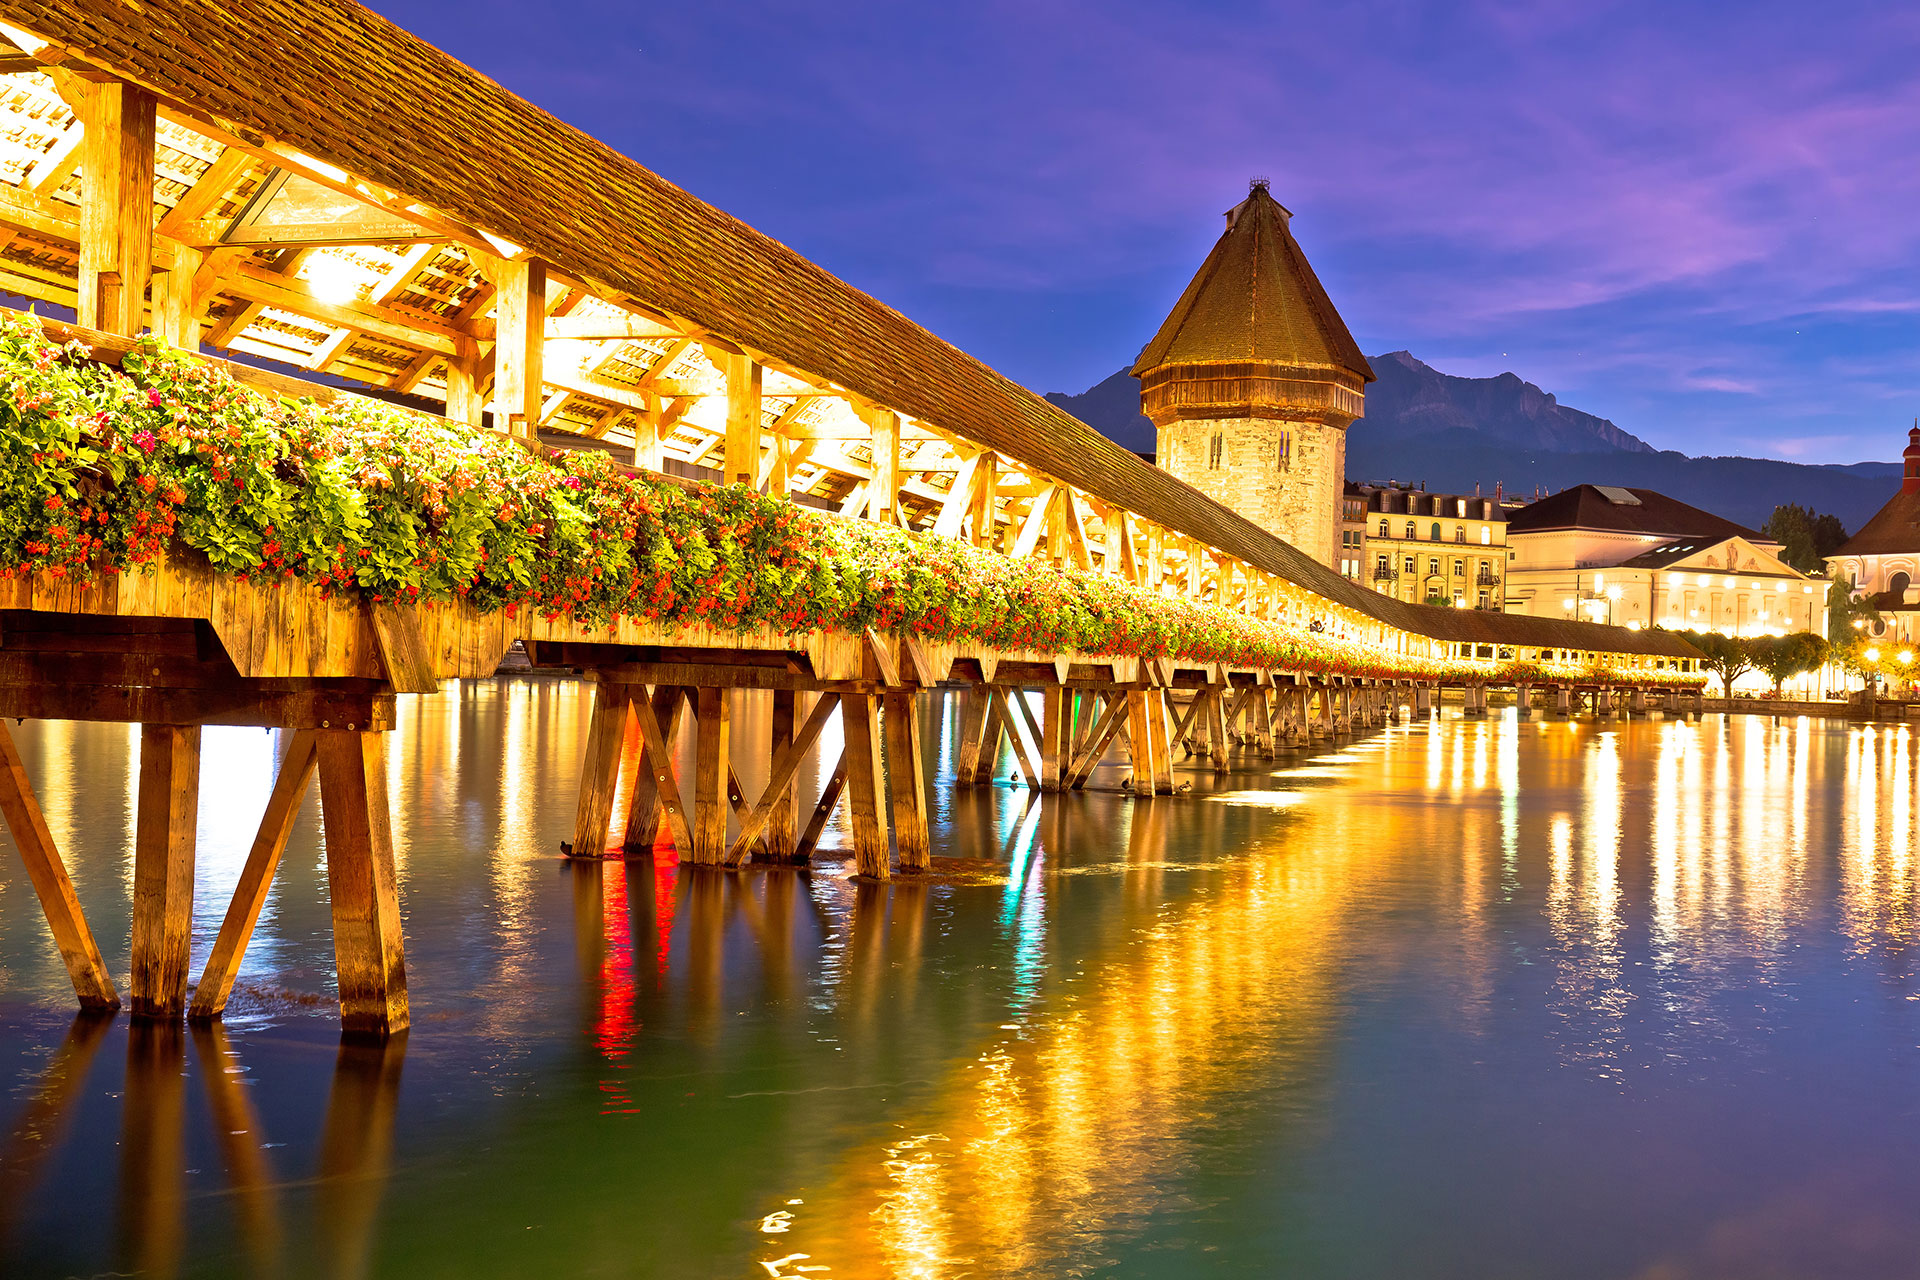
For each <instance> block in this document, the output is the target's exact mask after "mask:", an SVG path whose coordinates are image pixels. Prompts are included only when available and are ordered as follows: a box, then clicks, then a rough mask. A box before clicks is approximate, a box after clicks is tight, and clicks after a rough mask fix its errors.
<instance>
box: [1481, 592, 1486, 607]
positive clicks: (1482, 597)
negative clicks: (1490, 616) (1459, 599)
mask: <svg viewBox="0 0 1920 1280" xmlns="http://www.w3.org/2000/svg"><path fill="white" fill-rule="evenodd" d="M1480 607H1481V608H1482V609H1484V608H1486V607H1487V593H1486V592H1484V591H1482V592H1481V593H1480Z"/></svg>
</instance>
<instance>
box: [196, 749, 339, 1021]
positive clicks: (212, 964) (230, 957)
mask: <svg viewBox="0 0 1920 1280" xmlns="http://www.w3.org/2000/svg"><path fill="white" fill-rule="evenodd" d="M319 763H320V755H319V749H318V746H317V739H316V738H315V737H314V733H313V730H311V729H299V730H296V731H295V732H294V734H293V736H292V738H291V739H290V740H289V741H288V743H287V754H286V758H285V759H284V760H282V761H281V762H280V773H279V775H278V776H277V777H275V778H274V780H273V791H272V792H271V793H269V795H268V796H267V811H266V813H265V814H264V815H263V816H262V817H261V819H260V830H259V832H258V833H256V834H255V835H254V837H253V847H252V848H251V849H249V850H248V851H247V861H246V865H245V866H243V867H242V868H241V869H240V882H239V883H238V884H236V885H235V886H234V889H233V901H232V902H231V903H230V904H229V905H228V907H227V916H226V919H225V920H223V921H222V922H221V924H220V934H219V936H218V937H216V938H215V939H214V941H213V952H212V954H210V955H209V956H208V957H207V966H206V968H204V969H202V970H201V971H200V982H199V985H198V986H196V987H194V989H193V1005H192V1007H191V1008H189V1009H188V1010H187V1017H188V1018H190V1019H191V1020H193V1021H195V1022H210V1021H212V1020H213V1019H215V1018H217V1017H219V1016H220V1015H221V1014H222V1013H224V1012H225V1011H226V1007H227V997H228V996H230V995H232V994H233V980H234V978H235V977H236V976H238V975H239V973H240V961H241V960H242V959H243V958H244V957H245V956H246V954H247V943H248V942H249V941H250V940H251V939H252V938H253V927H254V925H255V924H257V923H258V922H259V920H260V908H261V907H263V906H265V905H266V902H267V891H268V890H269V889H270V888H272V887H273V873H274V871H275V870H276V869H277V868H278V867H279V866H280V855H281V854H282V853H284V852H286V848H287V837H288V836H290V835H291V834H293V823H294V819H295V818H297V817H299V816H300V803H301V801H302V800H304V799H305V798H306V794H307V787H308V784H310V783H311V782H312V781H313V774H314V770H315V769H317V768H318V767H319Z"/></svg>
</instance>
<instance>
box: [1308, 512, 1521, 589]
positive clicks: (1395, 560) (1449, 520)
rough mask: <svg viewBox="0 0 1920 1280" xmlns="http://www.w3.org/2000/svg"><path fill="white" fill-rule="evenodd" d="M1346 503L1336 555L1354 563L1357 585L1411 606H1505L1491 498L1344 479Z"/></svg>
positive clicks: (1503, 546) (1500, 527)
mask: <svg viewBox="0 0 1920 1280" xmlns="http://www.w3.org/2000/svg"><path fill="white" fill-rule="evenodd" d="M1345 502H1346V510H1345V512H1344V513H1343V519H1342V522H1341V538H1342V542H1343V546H1342V548H1341V555H1342V557H1343V558H1345V557H1351V558H1352V559H1353V560H1354V561H1355V562H1356V563H1357V568H1358V577H1356V578H1355V580H1356V581H1360V582H1364V583H1365V584H1366V585H1367V586H1369V587H1372V588H1373V589H1374V590H1375V591H1378V592H1380V593H1381V594H1382V595H1390V596H1393V597H1394V598H1396V599H1399V600H1406V601H1410V602H1411V603H1414V604H1441V605H1450V606H1452V607H1455V608H1461V609H1488V610H1495V611H1498V610H1500V609H1503V608H1504V607H1505V604H1506V589H1505V583H1506V567H1507V513H1506V511H1505V509H1504V508H1503V507H1502V506H1501V503H1500V500H1499V498H1498V496H1497V495H1496V496H1495V497H1492V498H1488V497H1483V496H1481V495H1479V494H1472V495H1468V494H1459V493H1428V492H1427V491H1426V488H1425V487H1424V486H1416V485H1403V484H1398V483H1393V484H1385V485H1375V484H1355V483H1352V482H1348V484H1347V486H1346V498H1345ZM1349 576H1354V575H1351V574H1350V575H1349Z"/></svg>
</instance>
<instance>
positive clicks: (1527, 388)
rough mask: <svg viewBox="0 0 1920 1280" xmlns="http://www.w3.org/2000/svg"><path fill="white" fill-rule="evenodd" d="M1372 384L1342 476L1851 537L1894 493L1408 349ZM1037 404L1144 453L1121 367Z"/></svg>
mask: <svg viewBox="0 0 1920 1280" xmlns="http://www.w3.org/2000/svg"><path fill="white" fill-rule="evenodd" d="M1369 362H1370V363H1371V364H1372V365H1373V368H1374V372H1375V373H1376V374H1377V375H1378V379H1379V380H1378V381H1376V382H1375V383H1374V384H1373V385H1372V386H1370V387H1368V388H1367V416H1366V417H1364V418H1362V419H1360V420H1358V421H1356V422H1355V423H1354V424H1353V426H1352V427H1350V428H1349V429H1348V431H1347V476H1348V478H1349V479H1354V480H1375V481H1381V480H1387V479H1396V480H1409V481H1416V482H1424V483H1426V485H1427V486H1428V487H1429V488H1431V489H1433V490H1435V491H1436V492H1472V491H1473V490H1474V488H1475V486H1480V488H1481V489H1482V491H1484V492H1487V493H1491V492H1493V490H1494V486H1495V484H1496V483H1500V484H1504V485H1505V487H1506V489H1507V491H1508V492H1509V493H1530V492H1532V491H1534V490H1535V489H1540V490H1543V491H1545V492H1548V493H1552V492H1557V491H1558V490H1560V489H1563V488H1566V487H1568V486H1570V485H1575V484H1582V483H1587V484H1618V485H1625V486H1629V487H1635V488H1648V489H1658V490H1660V491H1662V492H1665V493H1669V494H1672V495H1673V496H1676V497H1682V498H1684V499H1685V500H1686V501H1688V502H1691V503H1693V504H1694V505H1696V506H1699V507H1703V508H1705V509H1706V510H1708V511H1711V512H1713V513H1714V514H1716V515H1719V516H1723V517H1725V518H1726V519H1729V520H1733V521H1736V522H1738V523H1740V524H1744V525H1749V526H1752V527H1755V528H1757V527H1759V526H1760V525H1761V524H1763V523H1764V522H1765V521H1766V519H1767V517H1768V516H1769V515H1771V514H1772V512H1773V508H1774V507H1775V506H1778V505H1780V504H1782V503H1789V502H1797V503H1801V504H1802V505H1806V506H1811V507H1813V508H1814V509H1815V510H1819V511H1829V512H1832V513H1833V514H1834V515H1836V516H1838V517H1840V519H1841V521H1842V522H1844V523H1845V524H1846V525H1847V527H1848V528H1849V529H1857V528H1859V527H1860V526H1861V525H1862V524H1864V523H1866V521H1867V520H1868V519H1869V518H1871V517H1872V515H1873V514H1874V512H1876V511H1878V510H1879V509H1880V507H1881V506H1882V505H1883V504H1884V503H1885V502H1886V500H1887V499H1888V498H1889V497H1890V496H1892V493H1893V490H1894V489H1895V488H1896V487H1898V482H1899V477H1900V473H1901V470H1902V468H1901V464H1900V463H1898V462H1872V461H1868V462H1851V463H1805V462H1783V461H1778V460H1775V459H1771V458H1746V457H1739V456H1718V457H1693V456H1690V455H1687V454H1683V453H1679V452H1677V451H1674V450H1662V449H1656V448H1654V447H1653V446H1652V445H1650V444H1648V443H1647V442H1646V441H1645V440H1642V439H1641V438H1640V437H1638V436H1636V435H1634V434H1633V433H1631V432H1629V431H1627V430H1625V429H1624V428H1622V427H1620V426H1618V425H1617V424H1615V423H1614V422H1612V421H1611V420H1609V419H1606V418H1602V417H1598V416H1596V415H1594V414H1590V413H1585V412H1582V411H1581V410H1579V409H1574V408H1572V407H1570V406H1567V405H1563V404H1561V403H1560V401H1559V398H1558V397H1557V396H1555V395H1554V394H1553V393H1552V392H1550V391H1545V390H1543V389H1541V388H1540V387H1538V386H1536V385H1535V384H1533V383H1531V382H1528V381H1526V380H1525V379H1523V378H1521V377H1520V376H1519V375H1518V374H1515V373H1511V372H1508V373H1503V374H1500V375H1498V376H1496V377H1491V378H1462V377H1458V376H1455V375H1453V374H1448V373H1442V372H1441V371H1439V370H1438V369H1435V368H1433V367H1432V366H1431V365H1429V364H1427V363H1425V362H1424V361H1422V360H1420V359H1419V358H1418V357H1417V356H1415V355H1413V354H1412V353H1411V352H1408V351H1389V352H1387V353H1385V354H1383V355H1379V356H1373V357H1370V358H1369ZM1046 399H1047V400H1049V401H1051V402H1052V403H1053V404H1056V405H1058V406H1059V407H1060V408H1062V409H1064V410H1066V411H1067V412H1068V413H1071V414H1073V415H1074V416H1075V417H1077V418H1079V419H1080V420H1081V421H1082V422H1085V423H1087V424H1088V425H1089V426H1091V427H1093V428H1094V429H1095V430H1096V431H1099V432H1100V433H1101V434H1103V435H1105V436H1106V437H1107V438H1109V439H1111V440H1113V441H1114V442H1115V443H1117V444H1120V445H1123V446H1124V447H1126V448H1129V449H1133V450H1135V451H1137V452H1140V453H1146V454H1151V453H1152V452H1153V450H1154V429H1153V424H1152V423H1151V422H1149V421H1148V420H1147V419H1146V418H1145V417H1144V416H1143V415H1142V414H1141V413H1140V393H1139V384H1138V383H1136V382H1135V381H1134V379H1133V378H1132V377H1131V376H1130V375H1129V374H1128V373H1127V371H1126V369H1124V368H1123V369H1121V370H1120V371H1119V372H1117V373H1115V374H1113V375H1112V376H1111V377H1108V378H1104V379H1102V380H1101V381H1100V382H1098V383H1096V384H1094V385H1093V386H1092V387H1090V388H1088V389H1087V390H1086V391H1084V392H1081V393H1080V394H1079V395H1069V394H1066V393H1064V392H1058V391H1056V392H1049V393H1048V394H1047V396H1046Z"/></svg>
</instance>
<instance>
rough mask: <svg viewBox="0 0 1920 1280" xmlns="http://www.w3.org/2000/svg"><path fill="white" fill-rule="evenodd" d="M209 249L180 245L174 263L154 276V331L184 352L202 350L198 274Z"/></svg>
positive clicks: (174, 255)
mask: <svg viewBox="0 0 1920 1280" xmlns="http://www.w3.org/2000/svg"><path fill="white" fill-rule="evenodd" d="M206 261H207V254H206V251H205V250H202V249H194V248H189V247H188V246H186V245H184V244H183V245H177V246H175V248H174V251H173V265H172V266H171V267H169V268H168V269H167V270H165V271H158V272H155V273H154V275H153V325H152V328H153V332H154V335H155V336H156V337H159V338H161V339H164V340H165V341H167V342H170V343H172V344H173V345H174V346H176V347H178V348H180V349H181V350H182V351H198V350H200V309H199V307H198V306H197V305H196V302H195V298H194V291H193V281H194V277H195V276H196V275H197V274H198V273H199V271H200V268H201V267H203V266H205V265H206Z"/></svg>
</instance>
